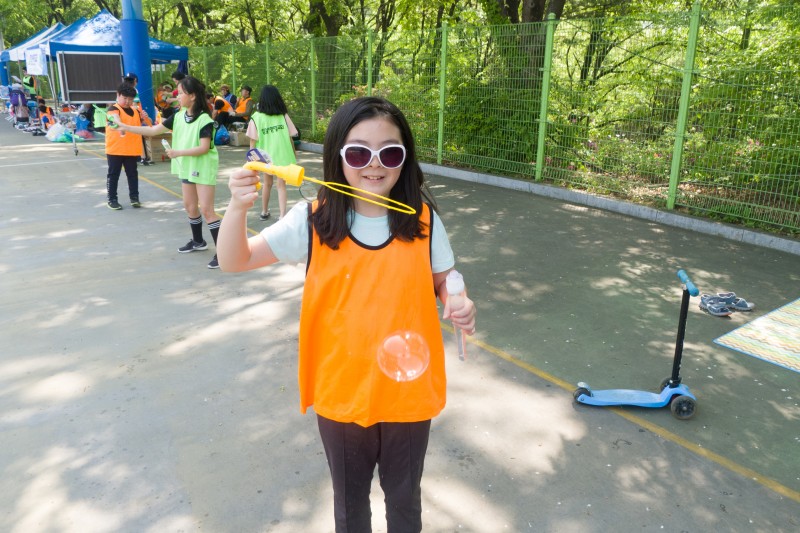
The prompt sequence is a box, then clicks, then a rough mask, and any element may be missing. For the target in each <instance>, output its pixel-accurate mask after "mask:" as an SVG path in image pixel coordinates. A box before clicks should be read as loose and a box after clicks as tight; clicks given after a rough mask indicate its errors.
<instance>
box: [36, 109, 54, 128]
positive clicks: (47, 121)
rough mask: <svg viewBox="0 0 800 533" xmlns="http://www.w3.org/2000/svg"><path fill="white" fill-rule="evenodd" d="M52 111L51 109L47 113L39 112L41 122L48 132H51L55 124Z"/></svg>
mask: <svg viewBox="0 0 800 533" xmlns="http://www.w3.org/2000/svg"><path fill="white" fill-rule="evenodd" d="M52 111H53V110H52V109H51V108H49V107H48V108H47V110H45V111H39V120H40V121H41V122H42V124H44V129H46V130H49V129H50V128H51V127H52V126H53V124H55V120H54V119H53V112H52Z"/></svg>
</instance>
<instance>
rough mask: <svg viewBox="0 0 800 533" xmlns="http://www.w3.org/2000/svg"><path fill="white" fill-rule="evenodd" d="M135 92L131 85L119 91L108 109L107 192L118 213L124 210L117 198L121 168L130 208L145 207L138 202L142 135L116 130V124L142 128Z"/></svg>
mask: <svg viewBox="0 0 800 533" xmlns="http://www.w3.org/2000/svg"><path fill="white" fill-rule="evenodd" d="M135 97H136V89H135V88H134V86H133V85H130V84H129V83H123V84H122V85H120V86H119V87H118V88H117V101H116V103H114V104H112V105H111V106H110V107H109V108H108V126H107V127H106V132H105V133H106V159H107V160H108V175H107V176H106V189H107V191H108V208H109V209H113V210H115V211H117V210H120V209H122V206H121V205H120V204H119V201H118V199H117V185H118V184H119V175H120V174H121V173H122V168H123V167H124V168H125V176H127V178H128V195H129V196H130V200H131V206H133V207H142V204H141V202H139V170H138V169H137V167H136V164H137V163H138V162H139V158H140V157H142V136H141V135H137V134H135V133H132V132H123V131H121V130H119V129H118V128H116V127H114V126H115V125H116V124H126V125H130V126H139V125H140V124H141V123H142V116H141V115H140V114H139V109H138V106H137V107H134V105H133V99H134V98H135Z"/></svg>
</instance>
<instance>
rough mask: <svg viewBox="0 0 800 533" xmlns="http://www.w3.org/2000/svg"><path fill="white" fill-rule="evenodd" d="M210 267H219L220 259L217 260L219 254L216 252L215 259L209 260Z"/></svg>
mask: <svg viewBox="0 0 800 533" xmlns="http://www.w3.org/2000/svg"><path fill="white" fill-rule="evenodd" d="M208 268H219V261H217V254H214V257H213V259H211V261H209V262H208Z"/></svg>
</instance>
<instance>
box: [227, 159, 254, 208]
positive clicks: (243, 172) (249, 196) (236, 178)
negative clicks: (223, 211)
mask: <svg viewBox="0 0 800 533" xmlns="http://www.w3.org/2000/svg"><path fill="white" fill-rule="evenodd" d="M260 188H261V180H260V178H259V177H258V172H256V171H254V170H248V169H246V168H240V169H237V170H234V171H233V173H232V174H231V177H230V179H229V180H228V189H230V191H231V204H234V203H235V204H237V205H239V206H241V207H244V208H245V209H250V208H251V207H253V204H254V203H255V201H256V200H257V199H258V191H259V189H260Z"/></svg>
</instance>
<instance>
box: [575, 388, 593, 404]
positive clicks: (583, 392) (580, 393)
mask: <svg viewBox="0 0 800 533" xmlns="http://www.w3.org/2000/svg"><path fill="white" fill-rule="evenodd" d="M581 396H592V391H590V390H589V389H587V388H586V387H578V388H577V389H575V392H573V393H572V397H573V398H574V399H575V401H576V402H577V401H578V398H580V397H581Z"/></svg>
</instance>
